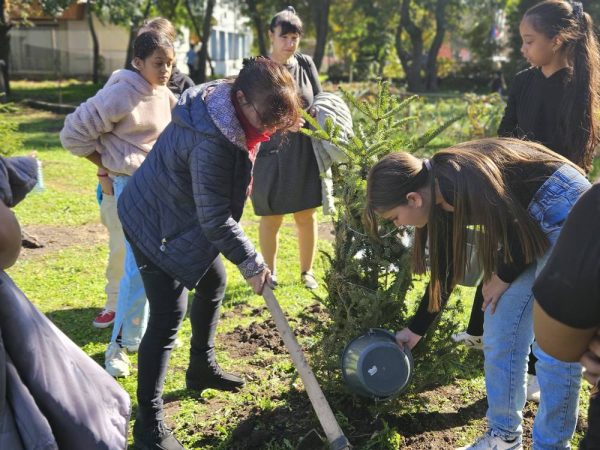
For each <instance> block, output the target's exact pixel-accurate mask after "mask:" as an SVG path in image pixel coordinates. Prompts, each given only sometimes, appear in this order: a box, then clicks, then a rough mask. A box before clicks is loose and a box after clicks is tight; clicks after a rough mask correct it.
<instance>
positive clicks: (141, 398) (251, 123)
mask: <svg viewBox="0 0 600 450" xmlns="http://www.w3.org/2000/svg"><path fill="white" fill-rule="evenodd" d="M299 111H300V102H299V99H298V96H297V94H296V88H295V85H294V81H293V79H292V77H291V76H290V74H289V72H288V71H287V70H286V69H285V68H284V67H283V66H280V65H278V64H277V63H274V62H272V61H270V60H267V59H264V58H253V59H250V60H246V61H245V62H244V67H243V69H242V70H241V71H240V73H239V75H238V77H237V78H236V79H235V80H234V81H227V80H218V81H214V82H211V83H207V84H204V85H201V86H196V87H193V88H191V89H188V90H187V91H185V92H184V94H183V95H182V97H181V98H180V100H179V102H178V104H177V106H176V107H175V109H174V110H173V111H172V117H173V119H172V122H171V124H170V125H168V126H167V128H166V129H165V130H164V131H163V133H162V134H161V136H160V137H159V139H158V140H157V142H156V144H155V145H154V148H153V150H152V151H151V152H150V153H149V156H148V157H147V158H146V160H145V161H144V163H143V164H142V166H141V167H140V168H139V169H138V170H137V171H136V173H135V174H134V176H133V177H132V179H131V181H130V182H129V184H128V186H127V187H126V189H125V190H124V192H123V194H122V195H121V197H120V199H119V204H118V210H119V217H120V219H121V223H122V224H123V229H124V231H125V234H126V237H127V239H128V240H129V242H130V243H131V247H132V249H133V253H134V255H135V258H136V261H137V264H138V267H139V269H140V272H141V274H142V279H143V281H144V287H145V289H146V294H147V296H148V302H149V304H150V319H149V322H148V328H147V331H146V334H145V335H144V338H143V339H142V342H141V344H140V348H139V359H138V373H139V378H138V389H137V396H138V413H137V420H136V423H135V426H134V431H133V434H134V442H135V445H136V446H137V448H141V449H158V448H161V449H182V448H183V447H182V446H181V444H180V443H179V442H178V441H177V439H176V438H175V437H174V436H173V434H172V433H171V431H170V430H169V429H168V428H167V427H166V426H165V424H164V416H163V401H162V390H163V384H164V379H165V375H166V371H167V366H168V361H169V356H170V353H171V349H172V347H173V342H174V341H175V338H176V335H177V330H178V329H179V326H180V324H181V322H182V320H183V317H184V315H185V312H186V310H187V289H190V290H191V289H195V294H194V300H193V302H192V307H191V311H190V322H191V325H192V339H191V350H190V365H189V367H188V370H187V373H186V383H187V387H188V388H189V389H194V390H199V391H201V390H203V389H205V388H208V387H216V388H218V389H222V390H236V389H238V388H240V387H241V386H243V384H244V381H243V380H242V379H241V378H239V377H237V376H235V375H232V374H227V373H224V372H223V371H222V370H221V369H220V368H219V366H218V364H217V363H216V361H215V356H214V335H215V330H216V326H217V322H218V320H219V308H220V305H221V301H222V299H223V297H224V293H225V284H226V274H225V268H224V266H223V262H222V261H221V259H220V256H219V255H220V254H221V253H222V254H223V255H224V256H225V257H226V258H227V259H228V260H230V261H231V262H233V263H234V264H236V265H237V266H238V268H239V269H240V271H241V273H242V275H243V276H244V278H245V279H246V280H247V281H248V283H249V284H250V285H251V286H252V289H253V290H254V292H256V293H261V292H262V289H263V286H264V284H265V283H270V282H271V280H270V272H269V269H268V268H267V266H266V264H265V263H264V261H263V258H262V256H261V255H260V254H259V253H258V252H257V251H256V250H255V248H254V246H253V245H252V243H251V242H250V241H249V240H248V238H247V237H246V235H245V234H244V231H243V230H242V227H241V226H240V224H239V221H240V218H241V216H242V211H243V208H244V202H245V200H246V197H247V196H248V194H249V192H250V190H251V185H252V165H253V162H254V158H255V155H256V152H257V151H258V146H259V143H260V142H263V141H266V140H268V139H269V136H270V135H271V134H273V133H274V132H275V131H278V130H286V129H293V127H294V124H296V123H297V122H298V115H299ZM207 361H208V362H207Z"/></svg>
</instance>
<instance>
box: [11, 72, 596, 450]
mask: <svg viewBox="0 0 600 450" xmlns="http://www.w3.org/2000/svg"><path fill="white" fill-rule="evenodd" d="M13 86H15V90H16V89H22V90H23V91H25V87H23V88H21V87H20V85H19V84H18V82H16V83H15V84H14V85H13ZM17 86H18V87H17ZM39 89H40V90H38V89H37V88H34V87H32V88H31V91H32V92H33V91H35V92H39V93H40V95H41V93H42V92H44V88H43V87H42V88H39ZM18 120H19V123H20V125H19V129H20V133H23V134H24V137H25V145H26V151H25V153H29V152H31V151H32V150H36V151H37V152H38V156H39V158H40V159H41V160H42V161H43V164H44V168H45V173H44V174H45V183H46V190H45V191H43V192H41V193H33V194H32V195H30V196H29V197H28V198H27V199H26V200H25V201H24V202H23V203H22V204H21V205H19V207H17V208H16V214H17V216H18V217H19V220H20V221H21V223H22V225H24V227H25V228H26V229H27V230H28V231H30V232H31V233H32V234H35V235H38V236H39V237H40V238H41V239H42V240H43V241H44V242H45V243H46V247H45V248H42V249H38V250H24V252H23V254H22V257H21V258H20V261H19V262H18V263H17V264H16V265H15V266H14V267H13V268H11V269H10V271H9V273H10V275H11V276H12V277H13V278H14V279H15V281H16V283H17V284H18V285H19V286H20V287H21V289H22V290H23V291H24V292H25V293H26V295H27V296H28V297H29V298H30V299H31V300H32V301H33V302H34V303H35V304H36V306H37V307H38V308H40V309H41V310H42V311H43V312H44V313H45V314H47V315H48V317H50V319H51V320H52V321H53V322H54V323H56V324H57V326H58V327H59V328H61V329H62V330H63V331H64V332H65V333H66V334H67V335H68V336H69V337H70V338H71V339H72V340H73V341H75V342H76V343H77V344H78V345H79V346H80V347H81V348H82V349H83V350H84V351H85V352H86V353H87V354H88V355H90V356H91V357H92V358H94V359H95V360H96V361H97V362H98V363H99V364H102V363H103V360H104V350H105V348H106V344H107V342H108V340H109V337H110V330H97V329H94V328H92V326H91V323H92V319H93V318H94V316H95V314H96V313H97V312H98V311H99V309H100V308H101V307H102V306H103V304H104V300H105V298H104V291H103V289H104V278H103V274H104V269H105V263H106V256H107V248H106V238H107V235H106V232H105V230H104V229H103V227H102V226H101V225H100V223H99V218H98V216H99V212H98V205H97V203H96V200H95V195H94V192H95V181H96V178H95V176H94V173H95V170H94V167H93V166H92V164H90V163H89V162H87V161H85V160H83V159H81V158H76V157H73V156H71V155H70V154H68V153H67V152H66V151H65V150H63V149H62V148H61V146H60V143H59V139H58V131H59V130H60V128H61V126H62V122H63V120H64V117H62V116H58V115H55V114H52V113H47V112H39V111H34V110H29V109H27V110H23V112H22V113H20V114H19V116H18ZM257 222H258V220H257V217H255V216H254V215H253V213H252V208H251V207H247V208H246V212H245V215H244V219H243V225H244V228H245V230H246V232H247V233H248V235H249V236H250V238H251V240H252V241H253V242H257V226H256V224H257ZM320 223H321V229H322V230H321V233H320V234H321V237H322V239H320V241H319V250H322V251H328V250H329V249H331V244H330V242H329V240H328V239H327V238H328V237H329V235H328V229H329V227H328V219H327V218H324V217H321V218H320ZM281 239H282V241H281V244H282V245H281V250H280V256H279V270H278V278H279V281H280V285H281V287H280V288H279V289H278V290H277V291H276V295H277V297H278V299H279V301H280V303H281V306H282V308H283V309H284V311H285V312H286V313H287V314H288V317H289V319H290V322H291V324H292V327H293V328H295V329H296V330H297V331H298V335H299V340H300V343H301V344H302V345H303V346H304V347H305V348H306V349H307V350H308V353H309V355H310V349H311V348H314V346H316V345H318V339H317V336H316V335H315V334H314V332H313V331H314V329H315V320H319V321H323V320H327V312H326V311H324V310H323V308H322V307H321V306H320V305H319V303H318V302H317V301H316V300H315V298H314V297H313V295H312V294H311V293H310V292H309V291H307V290H306V289H304V288H303V287H302V286H301V285H300V282H299V278H300V270H299V264H298V257H297V248H296V241H295V230H294V227H293V226H291V223H290V221H289V220H288V221H287V222H286V226H284V227H283V230H282V236H281ZM325 264H326V259H325V258H319V259H318V261H317V264H316V267H315V269H316V270H315V272H316V274H317V278H322V276H323V273H324V270H325V269H326V267H325ZM227 271H228V277H229V278H228V279H229V284H228V290H227V295H226V298H225V301H224V305H223V311H222V320H221V322H220V324H219V330H218V335H217V349H218V360H219V362H220V363H221V365H222V366H223V367H224V368H225V369H227V370H231V371H234V372H236V373H240V374H243V376H244V377H245V378H246V380H247V385H246V387H245V388H244V389H243V390H242V391H241V392H240V393H237V394H231V393H223V392H218V391H214V390H207V391H205V392H204V393H203V394H202V395H196V394H194V393H192V392H190V391H187V390H186V389H185V380H184V376H185V369H186V367H187V362H188V348H189V347H188V342H189V337H190V324H189V321H188V320H187V319H186V320H185V321H184V323H183V327H182V329H181V332H180V338H181V341H182V342H183V346H182V347H181V348H178V349H176V350H175V351H174V352H173V355H172V358H171V365H170V368H169V372H168V375H167V380H166V384H165V400H166V410H167V417H168V420H169V422H170V424H171V425H172V426H173V428H174V430H175V433H176V435H177V437H178V438H179V439H180V440H181V441H182V442H183V443H184V445H185V446H186V447H189V448H199V449H211V450H216V449H222V450H225V449H272V450H275V449H293V448H295V447H296V445H297V444H298V442H299V440H300V439H301V438H302V437H303V436H304V435H306V434H307V433H308V432H309V431H310V430H311V429H313V428H314V429H316V430H317V431H318V432H319V433H321V434H322V431H321V428H320V426H319V424H318V421H317V419H316V417H315V415H314V413H313V411H312V409H311V407H310V403H309V401H308V398H307V396H306V393H305V392H304V390H303V387H302V383H301V381H300V380H299V378H298V376H297V374H296V372H295V370H294V368H293V365H292V363H291V360H290V358H289V357H288V356H287V353H286V351H285V348H284V347H283V346H282V344H281V342H280V341H279V339H278V337H277V335H276V332H275V331H274V330H273V328H272V327H271V326H270V321H269V313H268V311H267V310H266V307H265V305H264V302H263V300H262V298H261V297H258V296H256V295H253V294H252V293H251V291H250V289H249V288H248V287H247V286H246V284H245V282H244V281H243V279H242V278H241V276H240V274H239V273H238V271H237V269H236V268H235V267H234V266H232V265H231V264H229V263H227ZM422 289H423V284H422V283H421V282H418V281H417V282H415V287H414V291H413V293H412V295H411V296H412V297H413V298H417V297H418V295H419V292H421V291H422ZM317 295H325V292H324V291H323V290H322V289H320V290H318V291H317ZM471 295H472V291H471V290H467V289H461V290H458V294H457V296H462V297H463V299H464V301H465V302H466V303H467V304H468V305H470V303H469V298H470V296H471ZM457 296H455V299H456V297H457ZM452 301H455V300H452ZM464 320H465V322H466V315H465V317H464ZM131 360H132V363H133V366H134V370H133V373H132V375H131V376H130V377H129V378H127V379H120V380H119V383H121V385H122V386H123V387H124V388H125V389H126V390H127V391H128V392H129V394H130V395H131V397H132V401H133V404H134V411H135V389H136V382H137V373H136V370H135V366H136V363H137V356H136V355H131ZM468 361H469V366H468V367H465V374H466V376H465V377H464V378H461V379H457V380H456V381H455V382H453V383H451V384H448V385H442V386H436V387H434V388H432V389H431V390H429V391H427V392H423V393H422V394H419V395H418V396H417V397H415V398H411V399H405V398H399V399H397V400H395V401H393V402H392V403H390V404H389V405H388V408H386V411H385V412H383V413H381V414H379V415H376V414H374V413H373V410H372V408H371V405H370V403H369V402H365V401H359V400H357V399H353V398H351V397H349V396H336V395H328V399H329V400H330V402H331V403H332V406H333V409H334V411H335V412H336V415H337V417H338V419H339V421H340V424H341V426H342V428H343V429H344V431H345V432H346V434H347V436H348V437H349V438H350V440H351V442H352V443H353V444H355V445H356V448H362V449H374V450H375V449H377V450H379V449H392V448H398V447H399V446H400V447H402V448H408V449H425V448H453V447H455V446H459V445H465V444H467V443H468V441H469V440H471V439H473V438H474V437H476V436H477V435H479V434H480V433H482V432H483V430H484V428H485V420H484V415H485V409H486V402H485V388H484V383H483V376H482V371H481V368H482V358H481V357H480V356H479V354H477V353H474V354H473V355H472V357H471V358H469V359H468ZM587 392H588V389H587V387H586V388H585V391H584V395H583V396H582V406H583V407H584V408H585V403H586V399H587V395H588V394H587ZM326 394H327V393H326ZM330 394H331V393H330ZM408 400H410V401H408ZM534 410H535V406H532V405H528V406H527V408H526V411H525V436H526V442H529V443H530V442H531V441H530V436H531V424H532V417H533V414H534ZM583 416H585V414H583ZM134 417H135V416H133V418H134ZM584 420H585V419H583V421H584ZM583 421H580V422H582V423H583ZM132 423H133V421H132ZM582 429H583V428H578V434H577V436H576V438H575V439H574V444H575V443H576V442H578V440H579V439H580V438H581V431H582ZM310 448H313V449H317V448H318V446H312V447H310Z"/></svg>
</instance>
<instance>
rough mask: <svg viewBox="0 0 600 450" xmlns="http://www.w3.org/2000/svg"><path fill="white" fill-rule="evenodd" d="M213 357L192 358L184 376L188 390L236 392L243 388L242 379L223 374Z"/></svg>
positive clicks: (243, 382)
mask: <svg viewBox="0 0 600 450" xmlns="http://www.w3.org/2000/svg"><path fill="white" fill-rule="evenodd" d="M212 356H213V357H212V358H210V357H207V358H200V357H197V356H196V357H194V356H192V357H191V358H190V365H189V367H188V370H187V372H186V374H185V383H186V386H187V388H188V389H190V390H193V391H200V392H202V391H203V390H204V389H217V390H219V391H233V392H237V391H239V390H240V389H241V388H243V387H244V385H245V384H246V382H245V381H244V379H243V378H241V377H238V376H237V375H233V374H231V373H226V372H223V370H222V369H221V367H219V364H218V363H217V361H216V360H215V359H214V354H213V355H212Z"/></svg>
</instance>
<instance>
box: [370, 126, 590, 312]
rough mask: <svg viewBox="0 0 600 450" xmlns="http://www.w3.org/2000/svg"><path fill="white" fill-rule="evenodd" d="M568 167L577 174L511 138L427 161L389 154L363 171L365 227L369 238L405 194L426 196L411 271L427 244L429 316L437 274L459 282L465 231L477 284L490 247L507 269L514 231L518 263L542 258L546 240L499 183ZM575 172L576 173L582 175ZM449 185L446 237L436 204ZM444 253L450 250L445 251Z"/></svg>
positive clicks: (491, 265) (491, 257)
mask: <svg viewBox="0 0 600 450" xmlns="http://www.w3.org/2000/svg"><path fill="white" fill-rule="evenodd" d="M537 164H547V165H552V166H556V165H560V164H569V165H571V166H573V167H575V168H576V169H577V170H578V171H580V172H582V170H581V168H579V167H578V166H576V165H575V164H573V163H572V162H570V161H569V160H567V159H566V158H564V157H563V156H561V155H559V154H558V153H555V152H553V151H551V150H549V149H547V148H546V147H544V146H543V145H541V144H537V143H534V142H526V141H521V140H517V139H508V138H496V139H481V140H477V141H471V142H465V143H462V144H458V145H455V146H453V147H450V148H448V149H446V150H442V151H439V152H437V153H436V154H435V155H434V156H433V157H432V158H431V160H430V161H429V163H428V164H424V163H423V161H421V160H419V159H418V158H416V157H414V156H413V155H411V154H408V153H392V154H390V155H388V156H386V157H385V158H383V159H381V160H380V161H379V162H378V163H377V164H375V165H374V166H373V168H372V169H371V171H370V172H369V177H368V180H367V205H366V208H365V213H364V219H365V225H366V227H367V229H368V230H369V231H371V232H372V233H375V232H376V229H377V222H376V216H377V215H380V214H382V213H384V212H386V211H389V210H390V209H392V208H394V207H396V206H399V205H404V204H406V203H407V199H406V195H407V194H408V193H409V192H416V191H420V192H421V193H422V194H424V195H427V196H430V200H431V205H432V206H431V208H430V211H429V219H428V222H427V226H425V227H423V228H417V230H416V231H415V242H414V246H413V255H412V256H413V270H414V271H415V272H416V273H425V271H426V269H427V268H426V260H425V245H426V244H427V241H429V249H430V252H429V259H430V266H431V282H430V297H429V298H430V300H429V311H432V312H433V311H438V310H439V308H440V299H441V292H442V289H443V286H442V284H444V285H445V283H443V282H444V280H445V274H446V272H445V270H447V268H448V267H449V266H448V264H449V263H451V264H452V268H453V279H452V280H450V281H452V285H454V284H456V281H457V280H460V279H462V278H463V277H464V271H465V267H466V264H467V233H468V231H467V227H468V226H470V225H477V226H479V227H481V229H482V231H483V232H482V233H477V237H476V242H475V244H476V248H477V249H478V258H479V262H480V263H481V264H482V266H483V268H484V278H485V279H489V278H490V277H491V276H492V273H493V272H494V271H495V270H496V263H497V255H498V244H501V245H502V248H503V249H504V254H503V258H504V261H506V262H510V261H511V260H512V255H511V254H510V251H509V243H508V230H509V227H516V229H517V230H516V231H517V235H518V237H519V241H520V245H521V247H522V249H523V254H524V256H525V261H526V262H527V263H531V262H533V261H534V260H535V259H536V258H537V257H539V256H541V255H543V254H544V252H545V251H546V250H547V248H548V240H547V238H546V236H545V235H544V233H543V232H542V230H541V228H540V226H539V225H538V223H537V222H535V220H534V219H533V218H532V217H531V216H530V215H529V214H528V212H527V210H526V207H525V206H523V205H522V204H521V203H520V202H519V200H518V198H517V197H516V196H515V195H514V193H513V192H512V190H511V186H510V185H509V184H508V180H507V179H506V176H507V174H508V173H510V172H511V171H512V170H514V169H515V167H524V166H528V165H537ZM582 173H583V172H582ZM440 185H442V186H451V187H452V190H453V192H454V197H453V198H452V199H446V200H447V201H448V202H450V203H451V204H452V205H453V207H454V213H453V214H452V223H453V235H452V237H451V238H450V236H448V230H446V229H445V228H444V226H443V225H444V224H445V223H447V222H446V221H445V220H444V219H443V214H444V211H443V210H442V208H441V207H440V206H438V205H436V192H438V189H439V187H438V186H440ZM450 246H451V247H450ZM440 248H442V249H443V248H446V249H447V250H450V248H451V251H447V252H446V254H447V255H450V254H451V255H453V256H452V260H451V261H442V260H441V256H440V254H439V251H438V249H440Z"/></svg>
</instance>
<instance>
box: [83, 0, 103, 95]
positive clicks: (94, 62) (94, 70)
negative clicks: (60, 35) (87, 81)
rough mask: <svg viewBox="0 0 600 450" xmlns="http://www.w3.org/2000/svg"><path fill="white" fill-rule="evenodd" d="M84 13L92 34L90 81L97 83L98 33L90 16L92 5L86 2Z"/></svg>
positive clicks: (98, 68)
mask: <svg viewBox="0 0 600 450" xmlns="http://www.w3.org/2000/svg"><path fill="white" fill-rule="evenodd" d="M85 15H86V16H87V21H88V25H89V27H90V35H91V36H92V45H93V49H94V50H93V55H94V56H93V59H92V82H93V83H94V84H98V82H99V81H100V73H99V72H100V44H98V35H97V34H96V28H94V18H93V17H92V7H91V5H90V4H89V2H87V3H86V4H85Z"/></svg>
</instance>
